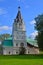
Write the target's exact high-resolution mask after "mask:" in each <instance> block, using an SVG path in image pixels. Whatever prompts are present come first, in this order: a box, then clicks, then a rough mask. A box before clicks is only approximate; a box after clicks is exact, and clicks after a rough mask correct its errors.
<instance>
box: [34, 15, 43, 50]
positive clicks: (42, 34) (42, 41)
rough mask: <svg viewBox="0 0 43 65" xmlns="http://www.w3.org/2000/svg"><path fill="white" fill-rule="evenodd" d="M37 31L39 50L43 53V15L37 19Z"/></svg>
mask: <svg viewBox="0 0 43 65" xmlns="http://www.w3.org/2000/svg"><path fill="white" fill-rule="evenodd" d="M35 21H36V23H35V29H36V30H37V31H38V35H37V36H36V39H37V42H38V46H39V49H40V50H42V51H43V15H39V16H38V17H36V18H35Z"/></svg>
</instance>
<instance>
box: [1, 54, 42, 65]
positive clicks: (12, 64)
mask: <svg viewBox="0 0 43 65" xmlns="http://www.w3.org/2000/svg"><path fill="white" fill-rule="evenodd" d="M0 65H43V55H12V56H8V55H7V56H0Z"/></svg>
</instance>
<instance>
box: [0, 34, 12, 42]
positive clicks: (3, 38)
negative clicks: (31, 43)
mask: <svg viewBox="0 0 43 65" xmlns="http://www.w3.org/2000/svg"><path fill="white" fill-rule="evenodd" d="M10 36H11V35H10V34H1V35H0V41H3V40H5V38H8V37H10Z"/></svg>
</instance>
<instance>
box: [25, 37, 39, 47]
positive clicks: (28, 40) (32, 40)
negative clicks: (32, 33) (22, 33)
mask: <svg viewBox="0 0 43 65" xmlns="http://www.w3.org/2000/svg"><path fill="white" fill-rule="evenodd" d="M26 41H27V42H28V43H30V44H31V45H34V46H36V47H38V44H37V41H36V40H34V39H31V38H27V39H26Z"/></svg>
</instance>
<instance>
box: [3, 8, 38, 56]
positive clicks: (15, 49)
mask: <svg viewBox="0 0 43 65" xmlns="http://www.w3.org/2000/svg"><path fill="white" fill-rule="evenodd" d="M3 44H5V45H3V54H4V55H9V54H10V55H13V54H19V53H20V48H21V47H24V48H25V49H26V51H25V54H29V49H30V47H28V46H27V41H26V29H25V23H24V21H23V19H22V16H21V12H20V7H18V13H17V16H16V18H15V19H14V23H13V26H12V39H9V41H8V40H5V42H3ZM31 50H32V49H31ZM37 53H38V52H37Z"/></svg>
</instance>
